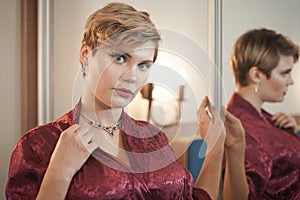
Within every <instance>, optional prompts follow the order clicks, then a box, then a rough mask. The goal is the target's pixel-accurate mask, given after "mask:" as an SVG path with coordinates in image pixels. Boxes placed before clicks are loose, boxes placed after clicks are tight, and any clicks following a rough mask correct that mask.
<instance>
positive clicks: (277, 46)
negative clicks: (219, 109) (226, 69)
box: [230, 28, 299, 86]
mask: <svg viewBox="0 0 300 200" xmlns="http://www.w3.org/2000/svg"><path fill="white" fill-rule="evenodd" d="M280 55H283V56H292V57H293V59H294V63H296V62H298V58H299V46H297V45H296V44H294V43H293V42H292V41H291V40H290V39H289V38H288V37H286V36H283V35H282V34H279V33H276V32H275V31H273V30H268V29H265V28H262V29H252V30H249V31H247V32H246V33H244V34H243V35H241V36H240V37H239V38H238V40H237V41H236V43H235V44H234V47H233V51H232V54H231V59H230V66H231V68H232V70H233V73H234V76H235V82H236V83H238V84H240V85H241V86H246V85H248V84H249V80H248V72H249V70H250V68H251V67H253V66H256V67H258V69H259V70H260V71H261V72H263V73H264V74H265V75H266V76H267V78H270V76H271V71H272V70H273V69H274V68H275V67H276V66H277V65H278V63H279V60H280Z"/></svg>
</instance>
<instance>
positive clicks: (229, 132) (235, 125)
mask: <svg viewBox="0 0 300 200" xmlns="http://www.w3.org/2000/svg"><path fill="white" fill-rule="evenodd" d="M225 128H226V140H225V148H226V150H231V149H237V148H239V147H241V148H244V147H245V130H244V128H243V125H242V123H241V122H240V120H239V119H238V118H236V117H235V116H233V115H232V114H231V113H230V112H228V111H227V112H226V115H225Z"/></svg>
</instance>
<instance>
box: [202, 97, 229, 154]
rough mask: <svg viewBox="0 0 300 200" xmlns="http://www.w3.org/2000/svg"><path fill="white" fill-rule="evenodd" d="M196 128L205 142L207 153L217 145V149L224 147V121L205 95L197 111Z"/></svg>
mask: <svg viewBox="0 0 300 200" xmlns="http://www.w3.org/2000/svg"><path fill="white" fill-rule="evenodd" d="M197 116H198V130H199V132H200V135H201V138H202V139H203V140H204V141H205V142H206V144H207V153H209V152H210V151H211V150H212V148H213V147H214V146H215V145H217V146H216V147H218V148H217V149H222V148H223V147H224V141H225V130H224V123H223V121H222V120H221V117H220V115H219V113H218V112H217V110H216V108H215V107H213V106H211V105H210V102H209V100H208V97H205V98H204V99H203V100H202V102H201V104H200V107H199V109H198V111H197Z"/></svg>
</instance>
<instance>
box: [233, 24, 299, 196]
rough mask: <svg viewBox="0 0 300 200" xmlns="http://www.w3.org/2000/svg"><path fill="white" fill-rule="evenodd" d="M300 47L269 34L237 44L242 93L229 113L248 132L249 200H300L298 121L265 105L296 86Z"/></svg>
mask: <svg viewBox="0 0 300 200" xmlns="http://www.w3.org/2000/svg"><path fill="white" fill-rule="evenodd" d="M298 57H299V47H298V46H297V45H295V44H294V43H293V42H292V41H290V40H289V39H288V38H287V37H285V36H283V35H281V34H279V33H276V32H275V31H273V30H268V29H254V30H249V31H248V32H246V33H244V34H243V35H242V36H241V37H240V38H239V39H238V40H237V41H236V43H235V45H234V47H233V51H232V56H231V62H230V63H231V67H232V70H233V74H234V77H235V82H236V92H235V93H234V94H233V95H232V97H231V100H230V101H229V103H228V110H229V112H231V113H232V114H233V115H235V116H236V117H237V118H239V119H240V121H241V122H242V124H243V126H244V129H245V132H246V155H245V171H246V175H247V181H248V186H249V191H250V192H249V199H270V200H271V199H272V200H273V199H288V200H296V199H300V182H299V180H300V138H299V137H298V136H297V135H296V134H295V133H296V130H297V125H296V121H295V119H294V118H293V117H291V116H290V115H288V114H285V113H277V114H274V115H272V114H270V113H268V112H267V111H266V110H264V109H263V108H262V106H263V103H264V102H282V101H283V100H284V97H285V95H286V93H287V90H288V87H289V86H290V85H292V84H293V83H294V82H293V79H292V77H291V72H292V69H293V66H294V64H295V63H296V62H297V61H298Z"/></svg>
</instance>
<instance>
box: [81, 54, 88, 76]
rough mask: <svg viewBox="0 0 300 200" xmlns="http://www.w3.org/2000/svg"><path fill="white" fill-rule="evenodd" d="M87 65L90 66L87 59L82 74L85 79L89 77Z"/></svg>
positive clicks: (82, 67)
mask: <svg viewBox="0 0 300 200" xmlns="http://www.w3.org/2000/svg"><path fill="white" fill-rule="evenodd" d="M87 65H88V60H87V58H86V59H84V61H83V64H82V66H81V72H82V75H83V77H85V76H86V75H87V72H88V70H87Z"/></svg>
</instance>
